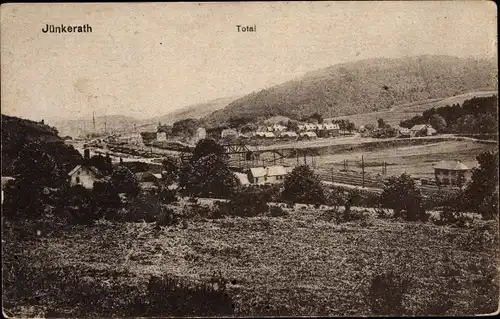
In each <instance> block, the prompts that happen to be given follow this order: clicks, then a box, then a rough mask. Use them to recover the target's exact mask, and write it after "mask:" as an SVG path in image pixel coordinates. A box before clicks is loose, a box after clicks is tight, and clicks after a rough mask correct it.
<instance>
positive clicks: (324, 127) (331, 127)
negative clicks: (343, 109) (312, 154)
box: [318, 123, 340, 137]
mask: <svg viewBox="0 0 500 319" xmlns="http://www.w3.org/2000/svg"><path fill="white" fill-rule="evenodd" d="M318 125H321V129H318V131H319V132H320V134H321V136H324V137H328V136H338V135H339V134H340V127H339V125H338V124H331V123H330V124H328V123H326V124H318Z"/></svg>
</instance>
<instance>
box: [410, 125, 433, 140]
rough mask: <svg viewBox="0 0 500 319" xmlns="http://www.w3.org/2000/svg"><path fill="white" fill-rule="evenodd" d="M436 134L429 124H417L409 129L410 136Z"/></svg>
mask: <svg viewBox="0 0 500 319" xmlns="http://www.w3.org/2000/svg"><path fill="white" fill-rule="evenodd" d="M435 134H437V131H436V130H435V129H434V128H433V127H432V126H430V125H429V124H418V125H414V126H413V127H412V128H411V129H410V136H411V137H414V136H419V135H420V136H430V135H435Z"/></svg>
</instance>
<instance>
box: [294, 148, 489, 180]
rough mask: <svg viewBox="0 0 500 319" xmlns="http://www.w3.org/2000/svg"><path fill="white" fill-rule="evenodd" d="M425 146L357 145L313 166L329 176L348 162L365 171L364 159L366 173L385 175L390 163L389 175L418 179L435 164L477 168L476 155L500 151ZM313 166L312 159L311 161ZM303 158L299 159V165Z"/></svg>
mask: <svg viewBox="0 0 500 319" xmlns="http://www.w3.org/2000/svg"><path fill="white" fill-rule="evenodd" d="M428 142H429V143H427V144H422V145H418V144H417V145H403V146H394V147H393V148H385V147H384V148H379V149H377V148H375V149H373V150H363V149H361V150H360V149H357V148H356V146H353V147H352V148H351V149H349V150H345V151H337V152H335V153H333V152H332V153H333V154H325V155H319V156H315V157H314V162H313V166H314V167H315V168H317V169H318V170H320V171H321V170H322V171H324V172H325V173H329V172H330V171H331V169H332V168H333V169H334V170H340V169H343V168H344V160H347V161H348V169H351V170H355V171H361V156H363V157H364V161H365V172H367V173H372V174H381V173H382V165H383V162H384V161H385V162H386V163H387V175H399V174H402V173H404V172H406V173H408V174H410V175H412V176H414V177H433V176H434V170H433V166H432V165H433V164H435V163H437V162H439V161H441V160H460V161H462V162H463V163H464V164H465V165H467V166H469V167H471V168H472V167H475V166H477V162H476V156H477V155H478V154H479V153H481V152H484V151H487V150H490V151H491V150H496V149H498V146H497V145H496V144H490V143H482V142H478V141H469V140H463V141H461V140H448V141H446V140H445V141H439V142H433V141H428ZM307 161H308V163H309V164H311V161H312V159H311V158H309V159H307ZM302 162H303V159H302V158H299V163H302ZM284 163H285V164H288V165H296V163H297V161H296V159H295V158H289V159H285V160H284Z"/></svg>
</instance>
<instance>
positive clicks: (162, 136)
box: [156, 132, 167, 142]
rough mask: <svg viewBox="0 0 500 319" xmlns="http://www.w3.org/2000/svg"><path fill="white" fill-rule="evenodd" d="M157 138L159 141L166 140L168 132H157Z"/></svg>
mask: <svg viewBox="0 0 500 319" xmlns="http://www.w3.org/2000/svg"><path fill="white" fill-rule="evenodd" d="M156 140H157V141H158V142H165V141H166V140H167V133H165V132H156Z"/></svg>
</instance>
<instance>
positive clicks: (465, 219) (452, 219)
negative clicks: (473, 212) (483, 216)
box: [434, 207, 474, 228]
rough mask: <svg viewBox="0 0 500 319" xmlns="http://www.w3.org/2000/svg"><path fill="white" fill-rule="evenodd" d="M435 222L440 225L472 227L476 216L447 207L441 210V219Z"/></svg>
mask: <svg viewBox="0 0 500 319" xmlns="http://www.w3.org/2000/svg"><path fill="white" fill-rule="evenodd" d="M434 224H435V225H438V226H443V225H453V226H457V227H461V228H464V227H472V226H473V224H474V218H473V217H469V216H468V215H466V214H465V213H462V212H457V211H453V210H451V209H450V208H448V207H446V208H445V210H443V211H441V212H439V219H437V220H435V221H434Z"/></svg>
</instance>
